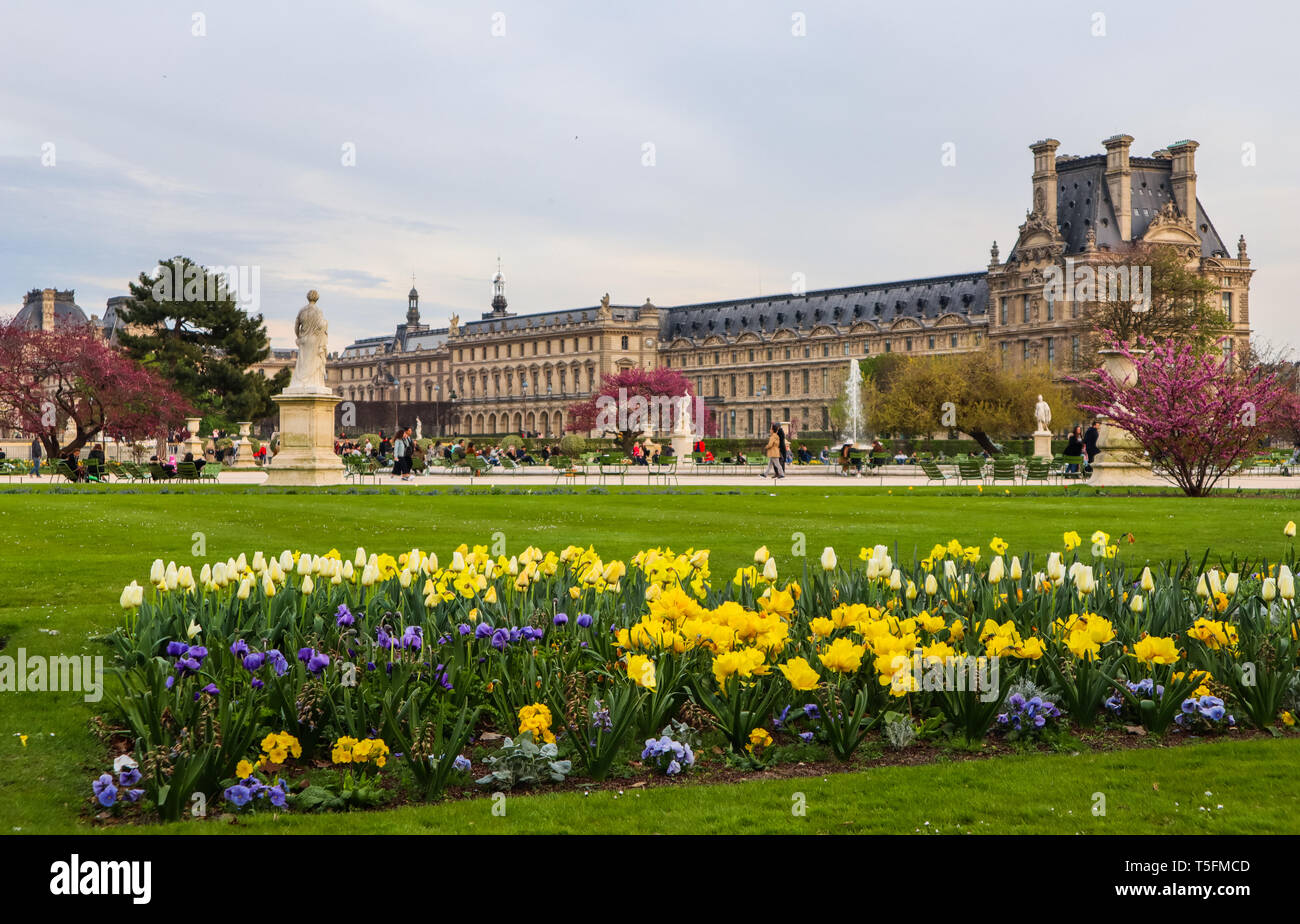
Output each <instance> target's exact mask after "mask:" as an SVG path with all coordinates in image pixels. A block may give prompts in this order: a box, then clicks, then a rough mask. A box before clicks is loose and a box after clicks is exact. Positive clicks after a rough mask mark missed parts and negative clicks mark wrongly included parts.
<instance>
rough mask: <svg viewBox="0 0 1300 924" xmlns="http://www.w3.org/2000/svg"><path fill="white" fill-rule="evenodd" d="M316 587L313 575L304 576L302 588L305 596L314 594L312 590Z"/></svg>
mask: <svg viewBox="0 0 1300 924" xmlns="http://www.w3.org/2000/svg"><path fill="white" fill-rule="evenodd" d="M315 587H316V585H315V584H314V583H312V579H311V575H310V574H306V575H303V579H302V587H301V590H302V592H303V593H304V594H309V593H311V592H312V590H313V589H314V588H315Z"/></svg>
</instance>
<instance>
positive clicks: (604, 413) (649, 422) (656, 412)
mask: <svg viewBox="0 0 1300 924" xmlns="http://www.w3.org/2000/svg"><path fill="white" fill-rule="evenodd" d="M683 395H686V396H688V397H689V398H690V399H691V401H690V405H689V416H690V421H691V423H692V426H691V428H690V432H692V433H702V434H706V435H712V433H713V427H714V421H713V415H712V414H711V413H710V412H709V410H708V408H706V407H704V402H703V400H700V399H697V398H696V395H695V389H694V388H692V387H691V383H690V380H689V379H687V378H686V376H684V375H682V374H681V373H680V372H678V371H677V370H676V369H665V368H662V367H660V368H656V369H639V368H633V369H624V370H623V371H622V372H617V373H612V374H610V375H606V376H605V377H604V378H602V379H601V381H600V387H599V388H598V389H597V391H596V393H595V394H594V395H592V396H591V397H590V398H588V399H587V400H585V401H580V402H578V403H577V404H574V405H572V406H571V407H570V408H569V410H568V412H567V413H566V414H565V418H566V421H567V424H566V427H565V429H567V430H569V431H570V432H572V433H587V432H588V431H592V430H594V431H597V432H600V433H612V434H615V435H616V436H617V437H618V439H619V442H620V443H621V444H622V447H623V451H624V452H626V453H628V454H631V452H632V446H633V444H635V443H636V441H637V438H638V437H639V436H640V435H641V433H642V432H643V431H645V430H650V431H655V430H665V431H670V430H672V429H673V428H674V427H675V426H676V425H677V420H678V415H679V413H680V408H679V407H678V399H680V398H681V397H682V396H683ZM701 418H703V419H701Z"/></svg>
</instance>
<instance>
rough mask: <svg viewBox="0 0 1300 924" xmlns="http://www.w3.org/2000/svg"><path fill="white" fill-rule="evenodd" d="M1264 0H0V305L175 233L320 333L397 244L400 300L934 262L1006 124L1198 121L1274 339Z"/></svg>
mask: <svg viewBox="0 0 1300 924" xmlns="http://www.w3.org/2000/svg"><path fill="white" fill-rule="evenodd" d="M1298 8H1300V5H1297V4H1295V3H1292V2H1290V0H1278V2H1275V3H1253V2H1238V3H1234V4H1232V5H1231V6H1230V7H1225V6H1224V4H1222V3H1218V2H1186V0H1184V2H1179V3H1177V4H1174V3H1170V2H1161V3H1155V2H1144V3H1136V2H1124V3H1118V2H1114V0H1087V2H1082V3H1079V2H1061V0H1054V2H1051V3H1043V2H1041V0H1039V2H1023V3H1021V2H985V3H971V2H969V0H958V2H925V3H897V2H890V3H876V2H871V3H861V2H859V3H847V2H846V3H831V2H820V0H818V2H811V0H810V2H804V0H794V2H786V3H770V2H739V0H735V2H708V0H696V2H681V3H677V2H671V0H657V2H654V3H608V2H606V3H599V2H586V3H576V2H575V3H570V2H560V0H545V2H524V0H490V2H487V3H476V2H456V3H451V2H431V0H425V2H421V0H371V2H321V0H315V2H311V3H291V2H271V0H248V2H244V0H239V2H216V0H187V2H185V3H180V2H161V0H159V2H149V0H121V2H114V3H104V2H102V0H84V2H77V0H39V2H21V0H0V78H2V79H0V314H12V313H13V311H15V310H17V308H18V307H19V305H20V303H21V299H22V295H23V293H24V292H26V291H27V290H28V289H31V288H38V287H39V288H43V287H46V286H55V287H58V288H75V289H76V291H77V301H78V303H79V304H80V305H81V306H82V307H83V308H85V309H86V310H87V312H88V313H98V314H102V313H103V309H104V302H105V300H106V299H107V298H109V297H111V296H114V295H120V294H125V293H126V284H127V281H128V280H129V279H132V278H134V277H135V276H136V275H137V274H138V273H139V272H140V271H142V270H146V269H149V268H150V267H152V266H154V265H155V264H156V262H157V261H158V259H160V258H165V257H168V256H171V255H173V254H178V253H180V254H184V255H186V256H188V257H191V258H193V259H195V260H197V261H199V262H201V263H204V264H206V265H221V266H227V265H236V264H245V265H255V266H258V267H260V274H261V276H260V278H261V290H260V298H261V305H260V307H261V311H262V313H263V314H264V316H265V318H266V320H267V324H268V327H269V329H270V331H271V334H272V342H273V344H274V345H277V346H292V336H291V330H292V319H293V316H294V314H295V313H296V312H297V310H298V308H299V307H301V305H302V304H303V303H304V294H305V292H306V291H307V289H309V288H316V289H318V290H319V291H320V293H321V301H320V306H321V308H322V310H323V311H324V312H325V314H326V317H327V318H328V319H329V321H330V335H331V348H333V349H341V348H342V347H343V346H345V345H346V344H347V343H348V342H350V341H351V340H352V339H354V338H356V337H359V336H367V335H374V334H384V333H391V331H392V329H393V326H394V324H396V323H398V322H399V321H401V320H402V319H403V318H404V315H405V311H406V292H407V290H408V289H409V288H410V286H411V274H412V273H414V274H415V277H416V286H417V287H418V288H419V290H420V294H421V308H422V315H423V319H424V320H425V321H426V322H427V323H430V324H435V325H439V326H441V325H444V324H445V323H446V320H447V318H448V316H449V315H450V314H451V313H452V312H453V311H456V312H458V313H459V314H460V316H461V318H462V319H464V320H468V319H472V318H476V317H478V315H479V313H480V312H482V311H485V310H487V309H488V302H489V301H490V299H491V285H490V280H491V277H492V275H493V273H494V272H495V269H496V259H497V256H498V254H499V255H500V256H501V259H502V265H503V270H504V273H505V277H506V283H507V292H506V294H507V297H508V298H509V301H510V307H511V309H512V310H515V311H519V312H534V311H544V310H553V309H568V308H575V307H582V306H590V305H594V304H595V303H596V302H597V300H598V299H599V298H600V296H601V294H602V293H604V292H609V293H610V296H611V299H612V301H613V302H614V303H615V304H639V303H641V302H643V301H644V300H645V299H646V298H647V297H649V298H651V299H652V300H653V301H655V302H656V303H657V304H661V305H672V304H681V303H686V302H696V301H708V300H715V299H725V298H739V297H745V296H752V295H755V294H759V293H766V294H773V293H780V292H788V291H789V289H790V284H791V277H792V274H794V273H802V274H804V276H805V277H806V279H807V285H808V288H809V289H817V288H827V287H834V286H845V285H854V284H861V283H869V282H885V281H890V280H896V279H907V278H914V277H920V276H933V275H943V274H948V273H958V272H968V271H974V270H980V269H982V268H983V267H984V266H985V265H986V264H987V262H988V250H989V244H990V243H991V242H992V241H993V240H994V239H996V240H997V241H998V244H999V245H1000V247H1001V248H1002V253H1003V255H1005V254H1006V253H1007V252H1008V251H1009V250H1010V248H1011V245H1012V244H1013V243H1014V241H1015V234H1016V228H1017V226H1018V225H1019V224H1020V222H1021V221H1023V219H1024V213H1025V210H1026V209H1027V208H1028V207H1029V205H1030V179H1029V177H1030V173H1031V171H1032V157H1031V155H1030V152H1029V150H1028V147H1027V146H1028V145H1029V144H1030V143H1031V142H1033V141H1035V140H1037V139H1039V138H1044V137H1054V138H1058V139H1060V141H1061V142H1062V144H1061V148H1060V153H1062V154H1067V153H1068V154H1080V155H1085V154H1093V153H1101V152H1102V151H1103V149H1102V147H1101V143H1100V142H1101V139H1103V138H1105V137H1107V136H1109V135H1112V134H1115V133H1118V132H1126V133H1128V134H1131V135H1133V136H1134V137H1135V138H1136V141H1135V143H1134V146H1133V153H1134V154H1136V155H1143V156H1145V155H1148V154H1150V152H1151V151H1153V150H1155V149H1157V148H1160V147H1163V146H1165V145H1167V144H1169V143H1171V142H1173V141H1175V140H1178V139H1181V138H1193V139H1196V140H1197V141H1199V142H1200V143H1201V147H1200V150H1199V151H1198V152H1197V172H1198V174H1199V178H1198V192H1199V195H1200V198H1201V201H1202V203H1203V204H1204V206H1205V208H1206V210H1207V211H1208V213H1209V215H1210V217H1211V219H1212V220H1213V221H1214V223H1215V225H1216V227H1217V228H1218V230H1219V233H1220V234H1221V235H1222V236H1223V238H1224V240H1225V241H1227V242H1228V244H1229V249H1230V251H1231V252H1233V253H1234V254H1235V242H1236V240H1237V236H1238V235H1239V234H1245V235H1246V239H1247V241H1248V244H1249V249H1250V256H1251V258H1252V260H1253V261H1254V266H1255V267H1256V268H1257V274H1256V276H1255V279H1254V283H1253V286H1252V290H1251V295H1252V298H1251V307H1252V322H1253V325H1254V328H1255V330H1256V335H1257V337H1259V338H1261V339H1263V340H1265V341H1269V342H1271V343H1273V344H1276V345H1283V344H1285V345H1288V346H1289V345H1293V344H1300V337H1297V336H1296V334H1295V331H1294V325H1293V324H1292V323H1291V317H1292V314H1291V313H1292V311H1293V310H1294V307H1293V304H1292V301H1293V298H1292V296H1291V295H1289V294H1288V293H1294V292H1296V291H1297V289H1300V268H1297V261H1296V254H1297V253H1300V230H1298V224H1300V223H1298V222H1297V215H1300V184H1298V182H1297V178H1298V176H1300V157H1298V155H1297V150H1296V148H1297V141H1298V140H1300V119H1298V118H1297V115H1298V113H1297V109H1298V108H1300V103H1298V102H1297V100H1298V99H1300V96H1298V94H1297V93H1296V76H1295V65H1296V60H1295V51H1294V49H1295V35H1296V32H1297V27H1298V26H1300V14H1298V13H1297V9H1298ZM196 10H197V11H198V12H199V13H201V18H200V19H199V20H198V21H196V18H195V17H196ZM1099 14H1100V15H1101V16H1103V17H1104V21H1102V20H1099V19H1098V15H1099ZM800 16H801V17H802V18H801V19H800ZM801 23H802V24H803V27H804V29H803V31H805V32H806V34H803V35H796V34H793V33H795V32H798V31H800V25H801ZM1099 31H1101V32H1104V34H1103V35H1096V34H1094V33H1096V32H1099ZM195 32H205V33H206V34H202V35H195V34H194V33H195ZM494 33H503V34H494ZM946 143H951V144H953V145H955V154H956V163H955V165H952V166H945V165H944V164H943V163H942V156H943V153H944V147H943V146H944V145H945V144H946ZM51 144H52V145H53V148H52V149H51V148H49V147H48V145H51ZM647 144H650V145H653V152H652V154H653V165H652V166H648V165H646V162H647V160H649V159H650V158H649V157H648V155H647V148H646V145H647ZM345 145H351V146H353V148H352V149H353V150H354V151H355V165H354V166H345V165H344V163H343V161H344V159H345V151H344V148H345ZM1243 145H1252V146H1253V151H1254V152H1255V163H1254V165H1253V166H1250V165H1246V164H1244V163H1243ZM51 150H52V153H53V155H54V163H53V165H44V164H43V163H42V155H43V152H44V153H45V155H46V157H45V159H46V160H47V161H48V160H49V159H50V158H49V156H48V155H49V153H50V152H51Z"/></svg>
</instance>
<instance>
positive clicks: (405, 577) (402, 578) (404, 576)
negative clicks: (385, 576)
mask: <svg viewBox="0 0 1300 924" xmlns="http://www.w3.org/2000/svg"><path fill="white" fill-rule="evenodd" d="M397 583H399V584H401V585H402V587H404V588H405V587H410V586H411V572H409V571H407V570H406V569H402V570H401V571H399V572H398V573H397Z"/></svg>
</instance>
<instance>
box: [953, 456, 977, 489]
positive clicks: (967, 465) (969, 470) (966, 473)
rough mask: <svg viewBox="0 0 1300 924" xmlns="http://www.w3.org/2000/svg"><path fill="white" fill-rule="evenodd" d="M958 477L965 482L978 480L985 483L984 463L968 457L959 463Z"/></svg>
mask: <svg viewBox="0 0 1300 924" xmlns="http://www.w3.org/2000/svg"><path fill="white" fill-rule="evenodd" d="M957 479H958V480H959V481H960V482H961V483H962V484H965V483H966V482H968V481H978V482H979V483H980V484H983V483H984V463H983V462H976V461H974V460H971V459H967V460H966V461H964V462H958V463H957Z"/></svg>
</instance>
